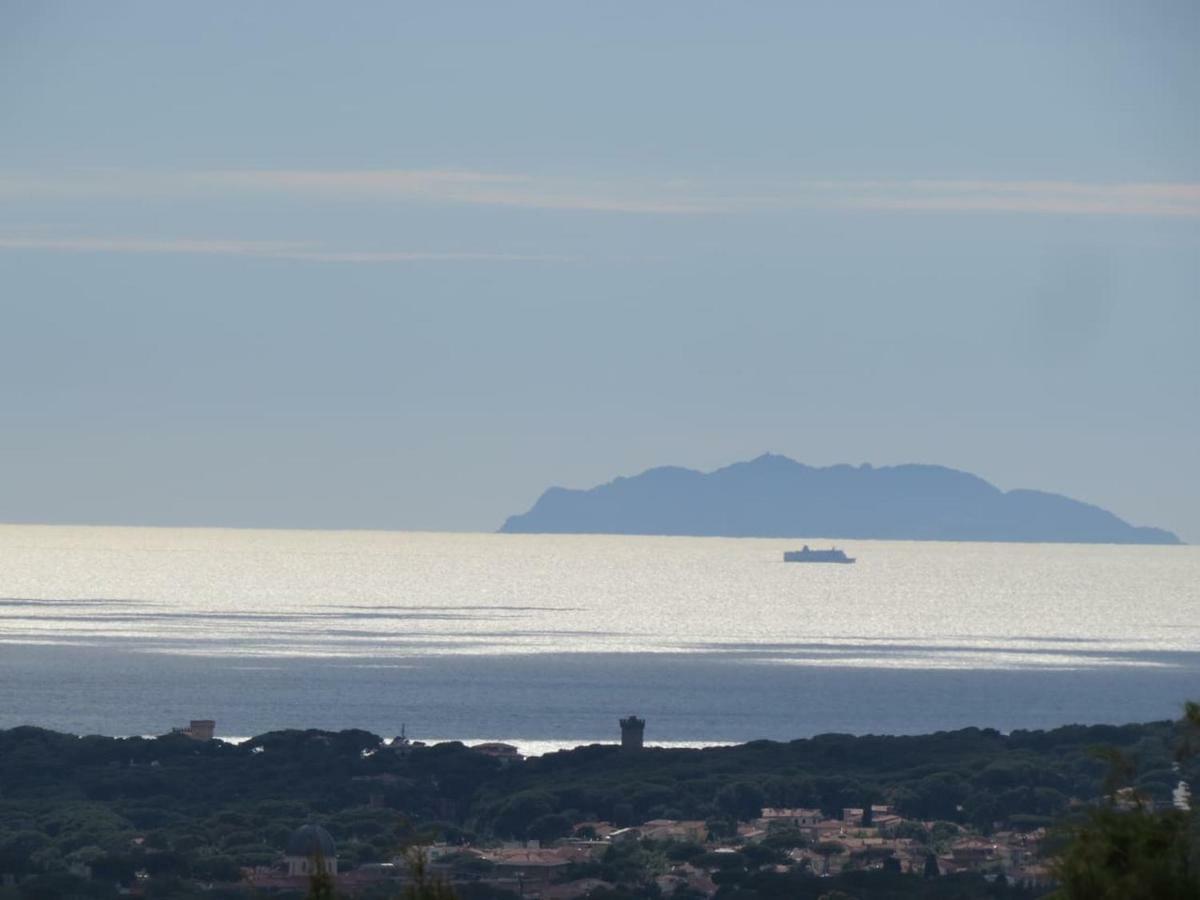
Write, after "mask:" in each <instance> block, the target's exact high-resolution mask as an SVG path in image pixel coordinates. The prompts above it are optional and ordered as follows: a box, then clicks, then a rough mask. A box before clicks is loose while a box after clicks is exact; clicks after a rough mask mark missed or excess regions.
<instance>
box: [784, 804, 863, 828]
mask: <svg viewBox="0 0 1200 900" xmlns="http://www.w3.org/2000/svg"><path fill="white" fill-rule="evenodd" d="M861 813H862V810H859V814H860V815H861ZM760 818H761V820H762V822H763V824H764V825H765V826H766V827H767V828H770V827H771V826H772V825H774V826H775V827H776V828H779V827H780V826H788V825H790V826H791V827H792V828H814V827H816V826H817V825H819V824H820V823H821V822H822V821H823V820H824V819H825V815H824V814H823V813H822V812H821V811H820V810H819V809H801V808H797V809H775V808H772V807H767V808H766V809H764V810H763V811H762V816H761V817H760Z"/></svg>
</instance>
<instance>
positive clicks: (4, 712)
mask: <svg viewBox="0 0 1200 900" xmlns="http://www.w3.org/2000/svg"><path fill="white" fill-rule="evenodd" d="M805 543H807V544H810V545H811V546H814V547H826V546H829V545H830V544H831V543H833V542H831V541H829V540H827V539H823V538H821V537H820V536H819V535H814V536H812V537H811V538H805V539H803V540H765V539H725V538H689V537H629V536H604V535H507V534H435V533H415V532H384V531H288V530H246V529H205V528H188V529H178V528H112V527H60V526H26V525H10V526H0V728H9V727H13V726H16V725H38V726H42V727H47V728H53V729H57V730H61V731H68V732H72V733H78V734H108V735H151V734H161V733H163V732H166V731H168V730H169V729H170V728H172V727H174V726H181V725H186V724H187V723H188V721H189V720H191V719H214V720H215V721H216V723H217V734H218V735H219V736H224V737H227V738H231V739H234V738H245V737H248V736H251V735H256V734H261V733H263V732H266V731H271V730H275V729H283V728H323V729H343V728H363V729H367V730H370V731H372V732H375V733H377V734H380V735H383V736H389V737H390V736H392V735H396V734H399V733H400V732H401V730H402V729H403V730H404V733H405V734H406V735H407V736H408V737H410V738H412V739H416V740H426V741H441V740H463V741H465V742H467V743H472V742H476V741H485V740H498V741H506V742H510V743H514V744H516V745H517V746H518V747H519V748H521V749H522V751H524V752H526V753H544V752H549V751H552V750H554V749H558V748H560V747H568V746H576V745H579V744H588V743H596V742H601V743H604V742H614V741H616V740H617V739H618V735H619V730H618V719H619V718H620V717H622V716H627V715H631V714H636V715H638V716H641V717H642V718H644V719H645V720H646V738H647V742H648V743H652V744H660V745H666V746H701V745H709V744H722V743H731V742H743V741H749V740H755V739H760V738H769V739H774V740H791V739H795V738H801V737H808V736H811V735H814V734H819V733H825V732H840V733H853V734H868V733H871V734H885V733H886V734H911V733H925V732H932V731H939V730H947V729H955V728H962V727H967V726H979V727H989V728H997V729H1000V730H1002V731H1010V730H1013V729H1031V728H1052V727H1056V726H1059V725H1064V724H1069V723H1122V722H1134V721H1148V720H1156V719H1167V718H1173V717H1176V716H1177V715H1178V714H1179V712H1180V709H1181V707H1182V704H1183V702H1184V701H1185V700H1187V699H1200V548H1197V547H1188V546H1183V547H1175V546H1171V547H1145V546H1111V545H1079V544H987V543H945V542H903V541H845V542H838V546H841V547H843V548H844V549H845V550H846V551H847V552H848V553H849V554H850V555H851V556H854V557H856V558H857V562H856V563H855V564H854V565H833V564H794V563H792V564H789V563H784V562H783V561H782V560H783V551H784V550H788V549H796V548H798V547H799V546H801V545H802V544H805Z"/></svg>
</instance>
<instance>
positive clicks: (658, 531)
mask: <svg viewBox="0 0 1200 900" xmlns="http://www.w3.org/2000/svg"><path fill="white" fill-rule="evenodd" d="M500 531H501V532H505V533H511V534H517V533H526V534H528V533H542V534H551V533H554V534H647V535H691V536H708V537H774V538H792V537H818V536H819V537H824V538H842V539H855V540H933V541H1029V542H1075V543H1107V544H1179V543H1181V541H1180V540H1179V538H1178V536H1176V535H1175V534H1173V533H1172V532H1170V531H1166V530H1164V529H1161V528H1149V527H1140V526H1136V525H1131V524H1130V523H1128V522H1126V521H1124V520H1122V519H1120V518H1118V517H1117V516H1115V515H1114V514H1113V513H1111V512H1108V511H1107V510H1104V509H1101V508H1100V507H1098V506H1093V505H1091V504H1088V503H1082V502H1080V501H1078V500H1072V499H1071V498H1069V497H1064V496H1062V495H1060V494H1052V493H1047V492H1044V491H1035V490H1011V491H1002V490H1000V489H999V488H997V487H995V486H994V485H992V484H990V483H989V482H987V481H985V480H984V479H982V478H980V477H978V476H977V475H972V474H970V473H969V472H962V471H959V470H956V469H950V468H946V467H945V466H934V465H899V466H881V467H875V466H871V465H868V464H864V465H860V466H851V465H835V466H827V467H814V466H807V465H804V464H803V463H799V462H796V461H795V460H793V459H789V458H788V457H786V456H779V455H776V454H770V453H768V454H764V455H763V456H759V457H758V458H757V459H752V460H750V461H748V462H739V463H734V464H733V465H730V466H725V467H724V468H720V469H717V470H715V471H712V472H699V471H696V470H694V469H685V468H680V467H676V466H664V467H660V468H654V469H650V470H648V471H646V472H643V473H642V474H640V475H636V476H634V477H631V478H616V479H614V480H613V481H610V482H608V483H607V484H602V485H599V486H598V487H594V488H591V489H588V490H572V489H568V488H562V487H552V488H550V489H549V490H547V491H546V492H545V493H544V494H542V496H541V497H540V498H538V501H537V502H536V503H535V504H534V505H533V508H532V509H530V510H529V511H528V512H526V513H522V514H520V515H514V516H511V517H510V518H509V519H508V520H507V521H506V522H505V523H504V525H503V526H502V527H501V528H500Z"/></svg>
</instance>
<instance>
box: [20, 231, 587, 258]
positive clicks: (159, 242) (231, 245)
mask: <svg viewBox="0 0 1200 900" xmlns="http://www.w3.org/2000/svg"><path fill="white" fill-rule="evenodd" d="M0 250H35V251H38V250H40V251H51V252H59V253H135V254H160V255H163V254H192V255H202V256H241V257H247V258H254V259H282V260H296V261H300V262H333V263H405V262H571V261H574V258H573V257H569V256H556V255H550V254H545V255H542V254H520V253H437V252H426V251H399V250H395V251H393V250H383V251H375V250H327V249H321V248H319V247H314V246H313V245H310V244H300V243H294V242H288V241H228V240H192V239H186V238H185V239H150V238H93V237H76V238H43V237H2V236H0Z"/></svg>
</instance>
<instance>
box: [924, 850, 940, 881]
mask: <svg viewBox="0 0 1200 900" xmlns="http://www.w3.org/2000/svg"><path fill="white" fill-rule="evenodd" d="M941 874H942V870H941V869H940V868H938V861H937V857H936V856H934V855H933V854H932V853H926V854H925V872H924V876H925V877H926V878H937V877H938V876H939V875H941Z"/></svg>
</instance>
